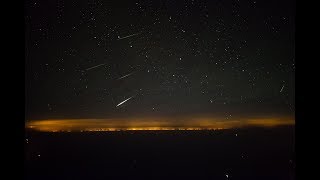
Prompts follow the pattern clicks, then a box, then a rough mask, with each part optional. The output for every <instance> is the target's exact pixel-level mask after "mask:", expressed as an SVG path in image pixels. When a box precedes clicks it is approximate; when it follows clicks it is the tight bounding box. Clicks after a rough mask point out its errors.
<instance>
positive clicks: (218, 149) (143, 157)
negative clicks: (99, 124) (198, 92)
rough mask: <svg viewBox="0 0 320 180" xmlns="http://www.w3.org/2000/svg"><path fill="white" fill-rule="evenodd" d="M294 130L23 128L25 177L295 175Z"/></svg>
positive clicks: (258, 178)
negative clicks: (57, 130) (82, 130)
mask: <svg viewBox="0 0 320 180" xmlns="http://www.w3.org/2000/svg"><path fill="white" fill-rule="evenodd" d="M236 134H237V136H236ZM294 134H295V132H294V127H277V128H246V129H237V130H220V131H124V132H87V133H80V132H79V133H76V132H74V133H40V132H30V131H26V138H27V139H28V143H27V140H26V142H25V179H32V180H34V179H41V180H49V179H57V180H63V179H68V180H71V179H105V180H107V179H148V180H149V179H186V178H187V179H245V180H250V179H255V180H264V179H265V180H277V179H279V180H286V179H295V169H294V167H295V155H294V146H295V145H294V143H295V142H294V139H295V137H294ZM38 155H40V157H39V156H38ZM227 175H228V177H227Z"/></svg>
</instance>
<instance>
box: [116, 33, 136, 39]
mask: <svg viewBox="0 0 320 180" xmlns="http://www.w3.org/2000/svg"><path fill="white" fill-rule="evenodd" d="M138 34H140V33H136V34H131V35H128V36H124V37H120V36H118V40H121V39H126V38H129V37H132V36H136V35H138Z"/></svg>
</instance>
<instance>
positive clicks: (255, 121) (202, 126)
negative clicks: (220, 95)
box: [25, 117, 295, 132]
mask: <svg viewBox="0 0 320 180" xmlns="http://www.w3.org/2000/svg"><path fill="white" fill-rule="evenodd" d="M281 125H295V120H294V118H293V117H278V118H275V117H272V118H265V117H260V118H237V119H236V118H234V119H230V118H229V119H223V118H201V117H197V118H195V117H193V118H125V119H123V118H122V119H121V118H118V119H117V118H116V119H57V120H31V121H28V122H26V124H25V128H26V129H33V130H37V131H42V132H73V131H80V132H83V131H147V130H150V131H157V130H221V129H232V128H242V127H251V126H254V127H274V126H281Z"/></svg>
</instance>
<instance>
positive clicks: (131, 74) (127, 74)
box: [117, 72, 134, 80]
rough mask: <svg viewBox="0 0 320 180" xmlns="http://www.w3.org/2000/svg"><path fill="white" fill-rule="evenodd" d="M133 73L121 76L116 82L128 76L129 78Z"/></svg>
mask: <svg viewBox="0 0 320 180" xmlns="http://www.w3.org/2000/svg"><path fill="white" fill-rule="evenodd" d="M133 73H134V72H132V73H129V74H126V75H124V76H121V77H119V78H118V79H117V80H119V79H123V78H126V77H128V76H131V75H132V74H133Z"/></svg>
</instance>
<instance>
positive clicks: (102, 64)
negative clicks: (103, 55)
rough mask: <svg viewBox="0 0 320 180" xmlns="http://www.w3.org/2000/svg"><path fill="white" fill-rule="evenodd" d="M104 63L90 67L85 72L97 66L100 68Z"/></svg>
mask: <svg viewBox="0 0 320 180" xmlns="http://www.w3.org/2000/svg"><path fill="white" fill-rule="evenodd" d="M105 64H106V63H103V64H99V65H96V66H93V67H90V68H87V69H86V71H88V70H90V69H94V68H97V67H99V66H102V65H105Z"/></svg>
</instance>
